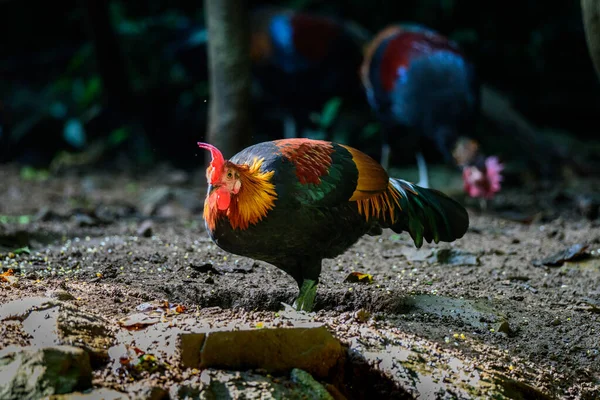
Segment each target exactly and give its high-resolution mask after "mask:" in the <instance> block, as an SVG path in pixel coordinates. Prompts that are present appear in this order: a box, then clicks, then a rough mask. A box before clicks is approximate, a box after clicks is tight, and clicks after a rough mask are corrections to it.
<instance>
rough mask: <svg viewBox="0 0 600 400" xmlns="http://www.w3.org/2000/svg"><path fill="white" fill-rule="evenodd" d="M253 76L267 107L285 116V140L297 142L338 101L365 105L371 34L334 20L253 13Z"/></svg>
mask: <svg viewBox="0 0 600 400" xmlns="http://www.w3.org/2000/svg"><path fill="white" fill-rule="evenodd" d="M251 30H252V36H251V47H250V55H251V59H252V71H253V76H254V78H255V80H256V82H257V83H258V85H257V86H258V87H259V88H260V89H261V93H262V96H261V97H262V99H263V101H264V103H266V104H267V107H268V108H270V109H274V110H275V111H276V112H278V113H279V114H280V115H281V114H283V115H284V122H285V125H284V126H285V128H284V136H285V137H298V136H301V134H302V132H303V130H304V129H305V128H307V127H308V126H309V125H310V113H311V112H314V111H320V110H321V108H322V107H323V105H324V104H325V102H327V101H328V100H330V99H331V98H333V97H335V96H340V97H342V98H343V99H348V100H352V101H354V100H356V99H358V100H361V101H363V102H364V101H365V100H364V93H363V91H362V87H361V82H360V76H359V73H358V71H359V68H360V64H361V62H362V57H363V56H362V54H363V46H364V45H366V43H367V41H368V39H369V34H368V33H365V32H364V31H363V30H362V28H360V27H358V26H357V25H355V24H353V23H350V22H346V21H341V20H338V19H334V18H329V17H325V16H320V15H317V14H311V13H307V12H300V11H293V10H288V9H282V8H275V7H264V8H260V9H258V10H256V11H254V12H253V13H252V18H251Z"/></svg>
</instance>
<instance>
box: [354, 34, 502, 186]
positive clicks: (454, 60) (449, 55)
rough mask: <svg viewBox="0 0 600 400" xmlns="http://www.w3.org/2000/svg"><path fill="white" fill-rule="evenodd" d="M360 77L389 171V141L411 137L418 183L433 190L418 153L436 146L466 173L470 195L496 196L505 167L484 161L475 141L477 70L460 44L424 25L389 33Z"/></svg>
mask: <svg viewBox="0 0 600 400" xmlns="http://www.w3.org/2000/svg"><path fill="white" fill-rule="evenodd" d="M361 77H362V81H363V85H364V88H365V92H366V95H367V99H368V101H369V103H370V104H371V107H372V108H373V109H374V110H375V112H376V114H377V116H378V118H379V120H380V121H381V123H382V125H383V127H382V131H383V132H382V149H381V164H382V165H383V166H384V168H388V167H389V163H390V153H391V151H392V146H391V143H393V142H395V141H396V140H395V139H398V138H401V139H402V141H405V140H408V139H410V138H413V139H415V141H416V142H418V143H419V147H420V151H419V152H418V153H417V161H418V165H419V177H420V183H421V185H423V186H425V187H428V186H429V182H428V180H429V179H428V174H427V168H426V164H425V159H424V157H423V155H422V152H421V151H422V150H423V146H424V143H427V142H430V143H431V142H432V143H433V144H434V145H435V147H436V148H437V150H438V152H439V153H441V154H442V156H443V157H444V159H445V160H446V161H447V162H449V163H452V164H454V165H457V166H458V167H460V168H461V169H462V171H463V178H464V179H465V190H466V191H467V192H468V193H469V195H471V196H473V197H487V198H489V197H491V196H493V194H494V193H495V192H496V191H498V190H499V188H500V183H499V181H500V179H501V177H500V176H499V172H500V170H501V168H502V167H501V165H499V164H498V163H497V160H496V159H495V158H490V159H489V160H486V159H485V158H484V157H483V156H482V155H481V154H480V153H479V145H478V143H477V142H476V141H474V140H472V139H470V136H471V135H472V134H473V132H474V126H475V122H476V118H477V116H478V112H479V93H480V86H479V82H478V79H477V75H476V73H475V69H474V67H473V65H472V64H471V63H470V62H469V61H468V60H467V59H466V58H465V55H464V54H463V53H462V52H461V50H460V49H459V48H458V45H457V44H456V43H454V42H452V41H451V40H449V39H447V38H446V37H444V36H442V35H441V34H439V33H437V32H436V31H434V30H432V29H428V28H426V27H423V26H420V25H394V26H390V27H387V28H386V29H384V30H382V31H381V32H380V33H379V34H378V35H377V36H376V37H375V38H374V39H373V40H372V41H371V43H370V45H369V46H368V48H367V50H366V54H365V59H364V62H363V65H362V67H361ZM398 132H402V134H399V133H398ZM487 165H489V168H487V167H486V166H487Z"/></svg>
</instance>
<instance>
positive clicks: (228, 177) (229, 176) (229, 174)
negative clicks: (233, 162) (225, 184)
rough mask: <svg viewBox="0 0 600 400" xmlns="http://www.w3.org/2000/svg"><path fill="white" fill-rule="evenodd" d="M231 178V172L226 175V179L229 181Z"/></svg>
mask: <svg viewBox="0 0 600 400" xmlns="http://www.w3.org/2000/svg"><path fill="white" fill-rule="evenodd" d="M231 178H233V174H232V173H231V171H229V172H228V173H227V179H231Z"/></svg>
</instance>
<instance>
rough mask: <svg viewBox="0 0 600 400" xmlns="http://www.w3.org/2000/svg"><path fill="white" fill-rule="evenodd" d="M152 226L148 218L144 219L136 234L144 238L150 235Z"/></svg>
mask: <svg viewBox="0 0 600 400" xmlns="http://www.w3.org/2000/svg"><path fill="white" fill-rule="evenodd" d="M153 226H154V224H153V223H152V221H151V220H149V219H147V220H145V221H144V222H142V223H141V224H140V226H139V227H138V229H137V235H138V236H142V237H146V238H149V237H152V227H153Z"/></svg>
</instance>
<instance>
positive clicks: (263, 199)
mask: <svg viewBox="0 0 600 400" xmlns="http://www.w3.org/2000/svg"><path fill="white" fill-rule="evenodd" d="M262 163H263V159H262V158H261V159H257V158H255V159H254V161H253V162H252V164H250V165H236V164H231V165H232V166H233V167H234V168H235V169H237V171H238V172H239V174H240V181H241V183H242V186H241V188H240V191H239V192H238V194H232V195H231V196H232V198H231V205H230V206H229V208H228V209H227V210H224V211H220V210H219V209H218V208H217V206H216V202H211V201H210V196H211V194H210V193H209V194H207V196H206V200H205V202H204V219H205V220H206V222H207V225H208V228H209V229H210V230H211V231H212V230H214V229H215V227H216V225H217V221H218V220H219V219H220V218H223V217H225V216H226V217H227V218H228V219H229V223H230V224H231V227H232V228H233V229H247V228H248V227H249V226H250V224H253V225H254V224H256V223H258V222H259V221H260V220H262V219H263V217H265V216H266V215H267V213H268V212H269V210H271V209H272V208H273V207H274V206H275V199H276V198H277V192H275V185H274V184H273V183H271V178H272V177H273V174H274V173H275V171H268V172H261V170H260V167H261V165H262ZM212 195H213V196H214V195H216V193H213V194H212Z"/></svg>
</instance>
